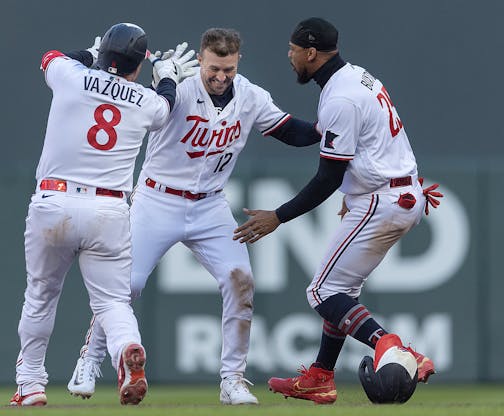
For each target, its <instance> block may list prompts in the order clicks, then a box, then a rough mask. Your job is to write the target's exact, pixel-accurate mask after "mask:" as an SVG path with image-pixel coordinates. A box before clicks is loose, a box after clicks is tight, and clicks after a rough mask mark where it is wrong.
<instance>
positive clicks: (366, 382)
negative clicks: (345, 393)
mask: <svg viewBox="0 0 504 416" xmlns="http://www.w3.org/2000/svg"><path fill="white" fill-rule="evenodd" d="M359 379H360V382H361V384H362V387H363V388H364V392H365V393H366V396H367V397H368V399H369V400H370V401H371V402H373V403H381V394H380V389H381V380H380V379H379V377H378V376H377V374H376V372H375V370H374V362H373V359H372V358H371V357H370V356H369V355H366V356H365V357H364V358H363V359H362V361H361V363H360V365H359Z"/></svg>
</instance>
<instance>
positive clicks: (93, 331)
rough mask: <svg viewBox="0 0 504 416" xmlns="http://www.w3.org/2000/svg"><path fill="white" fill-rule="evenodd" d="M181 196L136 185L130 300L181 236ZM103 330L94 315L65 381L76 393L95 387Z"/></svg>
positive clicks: (85, 393) (103, 349)
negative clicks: (74, 364)
mask: <svg viewBox="0 0 504 416" xmlns="http://www.w3.org/2000/svg"><path fill="white" fill-rule="evenodd" d="M181 202H184V200H183V198H173V197H172V196H171V195H164V194H162V193H160V192H157V191H155V190H153V189H151V188H147V187H145V186H138V187H137V189H136V191H135V197H134V198H133V203H132V205H131V209H130V222H131V246H132V251H131V253H132V271H131V296H132V301H134V300H135V299H136V298H138V297H139V296H140V295H141V292H142V290H143V289H144V287H145V285H146V283H147V280H148V277H149V276H150V274H151V273H152V271H153V270H154V268H155V267H156V265H157V264H158V263H159V261H160V259H161V258H162V256H163V255H164V254H165V253H166V252H167V251H168V249H169V248H170V247H171V246H172V245H173V244H175V243H176V242H177V241H179V239H180V238H181V233H182V232H183V224H184V222H183V219H181V218H180V217H179V216H180V212H181V206H180V204H181ZM106 351H107V343H106V338H105V332H104V331H103V328H102V327H101V325H100V323H99V322H98V321H97V320H96V319H95V317H93V319H92V320H91V325H90V328H89V330H88V333H87V334H86V338H85V344H84V346H83V347H82V349H81V356H80V357H79V359H78V360H77V364H76V366H75V370H74V373H73V375H72V378H71V379H70V381H69V383H68V390H69V391H70V392H71V393H72V394H73V395H76V396H81V397H84V398H89V397H91V396H92V395H93V393H94V390H95V378H96V377H97V376H98V375H99V374H100V373H99V368H100V367H99V366H100V365H101V363H102V362H103V360H104V359H105V356H106Z"/></svg>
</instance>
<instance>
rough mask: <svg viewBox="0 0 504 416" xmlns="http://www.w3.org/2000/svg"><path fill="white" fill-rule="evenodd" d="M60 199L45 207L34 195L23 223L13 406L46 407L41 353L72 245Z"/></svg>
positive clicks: (71, 230)
mask: <svg viewBox="0 0 504 416" xmlns="http://www.w3.org/2000/svg"><path fill="white" fill-rule="evenodd" d="M63 199H64V197H60V196H54V197H53V198H52V199H51V200H50V202H49V200H47V201H46V200H41V198H40V195H38V194H35V195H34V196H33V197H32V203H31V204H30V207H29V211H28V216H27V218H26V232H25V257H26V272H27V286H26V290H25V294H24V304H23V309H22V313H21V319H20V321H19V326H18V333H19V338H20V342H21V351H20V353H19V357H18V361H17V363H16V383H17V385H18V392H17V393H16V394H15V395H14V397H13V398H12V400H11V405H14V406H18V405H23V406H26V405H43V404H45V403H46V402H47V399H46V397H45V386H46V384H47V381H48V376H47V372H46V371H45V367H44V360H45V354H46V350H47V345H48V343H49V338H50V336H51V333H52V330H53V327H54V320H55V317H56V308H57V304H58V300H59V297H60V295H61V290H62V287H63V282H64V279H65V275H66V273H67V272H68V270H69V268H70V266H71V264H72V262H73V259H74V256H75V254H74V253H75V250H76V248H77V246H78V244H76V243H75V227H74V224H73V222H72V217H71V215H67V211H66V210H65V208H64V203H63Z"/></svg>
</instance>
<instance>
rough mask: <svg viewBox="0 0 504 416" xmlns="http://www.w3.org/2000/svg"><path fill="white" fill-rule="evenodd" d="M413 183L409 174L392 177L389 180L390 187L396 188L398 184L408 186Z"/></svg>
mask: <svg viewBox="0 0 504 416" xmlns="http://www.w3.org/2000/svg"><path fill="white" fill-rule="evenodd" d="M412 183H413V181H412V179H411V176H405V177H404V178H392V179H391V180H390V187H391V188H397V187H399V186H410V185H411V184H412Z"/></svg>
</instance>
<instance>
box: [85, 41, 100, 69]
mask: <svg viewBox="0 0 504 416" xmlns="http://www.w3.org/2000/svg"><path fill="white" fill-rule="evenodd" d="M100 45H101V36H97V37H96V38H95V41H94V45H93V46H91V47H90V48H87V49H86V50H87V51H88V52H91V55H93V63H95V62H96V60H97V59H98V51H99V50H100Z"/></svg>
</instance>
